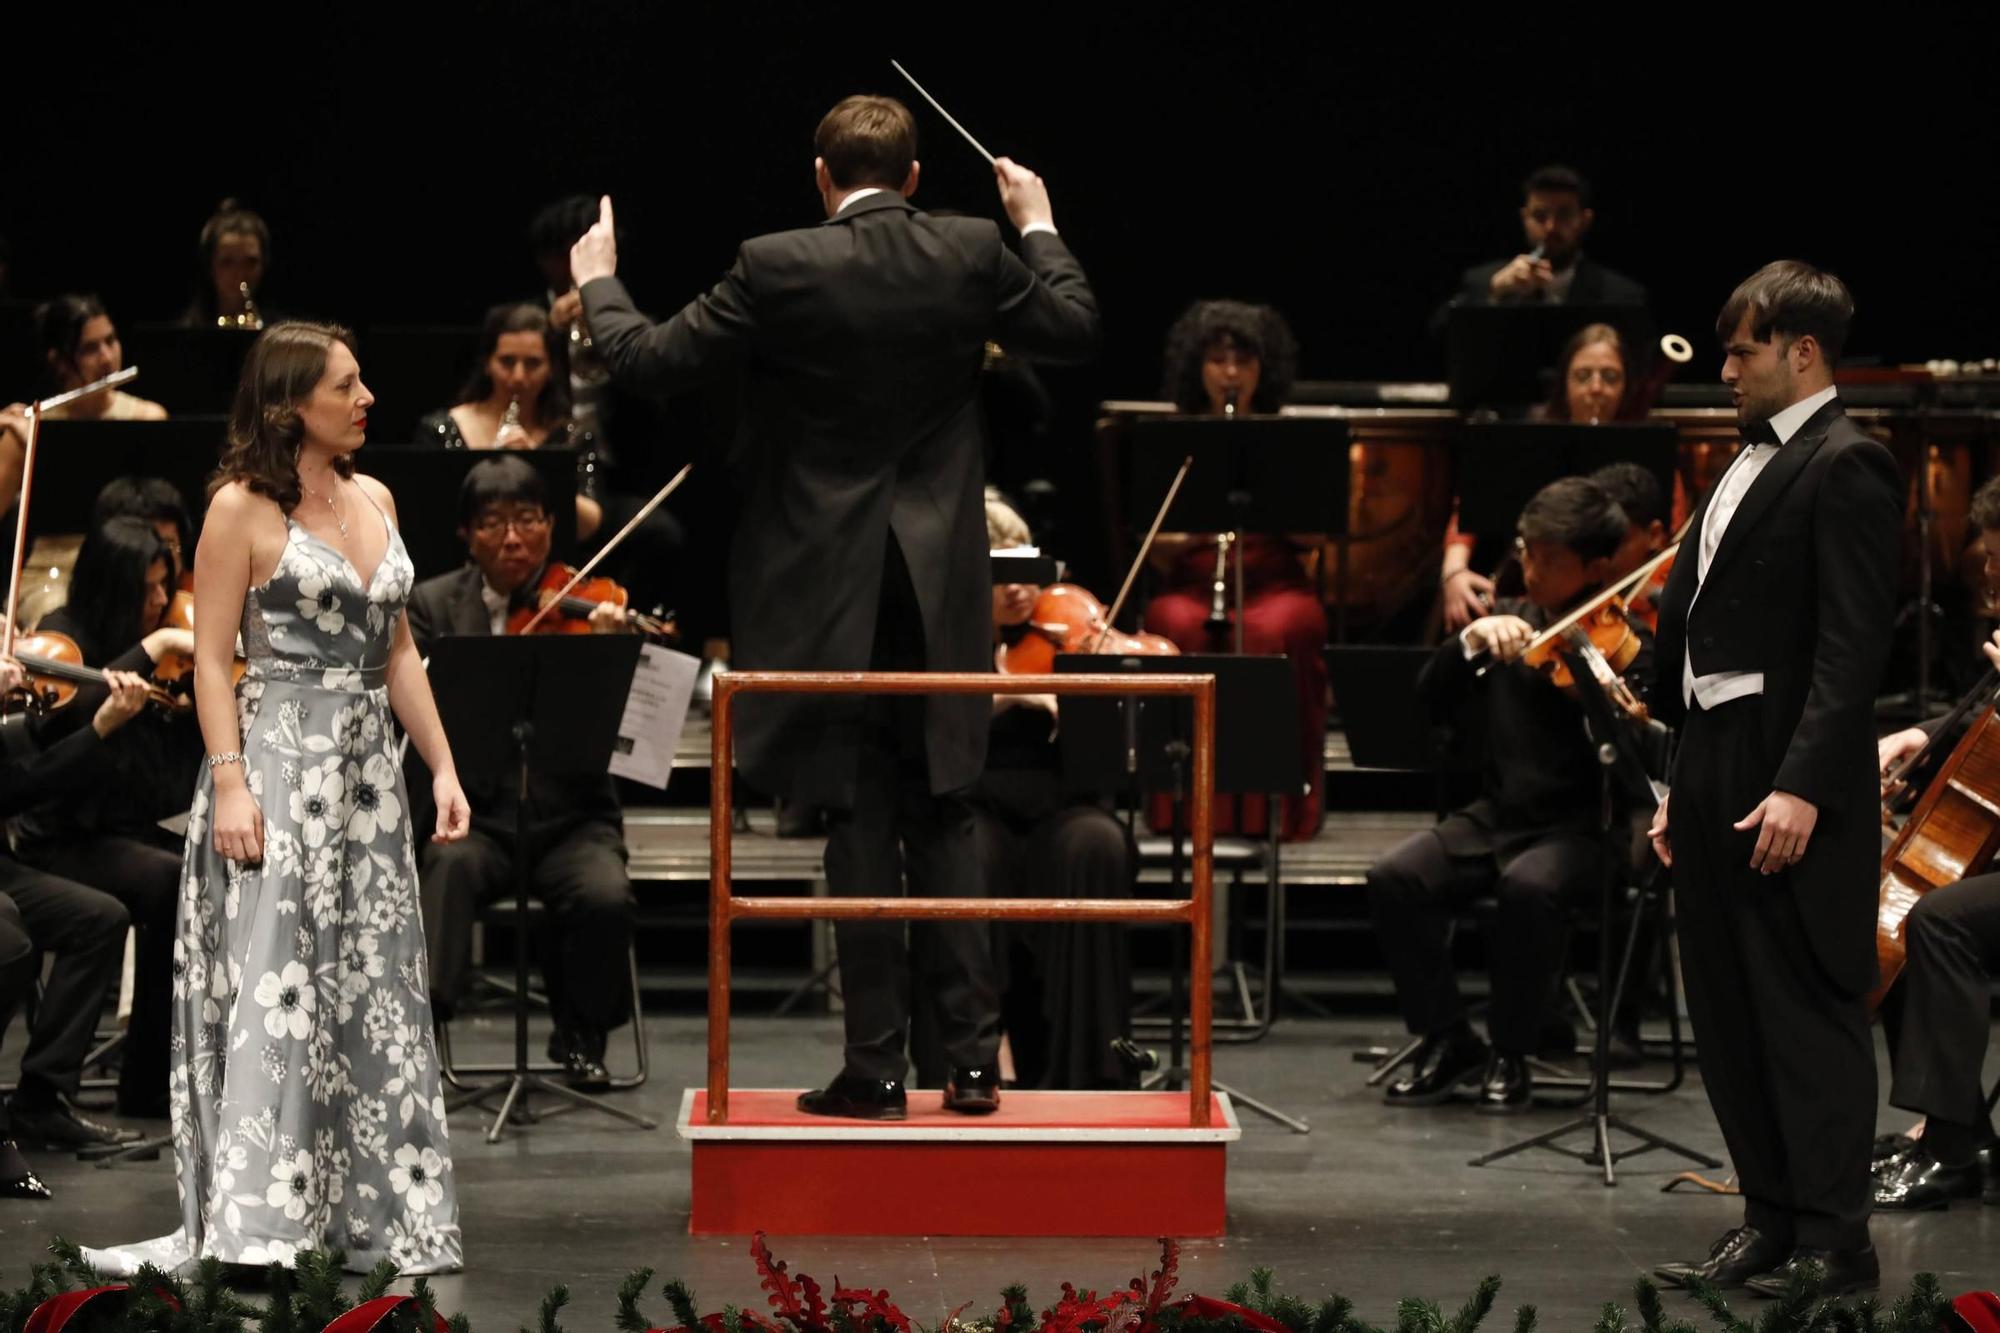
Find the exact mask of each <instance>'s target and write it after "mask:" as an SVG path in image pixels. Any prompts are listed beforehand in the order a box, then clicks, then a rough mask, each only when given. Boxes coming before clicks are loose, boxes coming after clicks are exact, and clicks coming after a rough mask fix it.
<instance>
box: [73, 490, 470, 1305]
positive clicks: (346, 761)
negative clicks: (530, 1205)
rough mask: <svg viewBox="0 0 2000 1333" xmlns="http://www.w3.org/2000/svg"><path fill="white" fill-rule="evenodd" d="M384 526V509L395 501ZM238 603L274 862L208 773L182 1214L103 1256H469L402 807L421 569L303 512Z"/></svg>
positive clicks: (196, 877) (186, 957) (185, 1008)
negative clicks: (227, 810)
mask: <svg viewBox="0 0 2000 1333" xmlns="http://www.w3.org/2000/svg"><path fill="white" fill-rule="evenodd" d="M383 521H384V522H385V523H386V522H387V519H386V517H385V518H384V519H383ZM286 528H287V532H288V534H289V536H288V539H287V541H286V544H285V552H284V555H283V556H282V557H281V558H280V560H279V561H278V568H277V570H276V572H275V573H273V574H272V576H271V579H270V581H269V582H267V583H265V584H263V585H261V586H259V587H255V588H252V589H251V590H250V593H249V596H248V597H247V598H246V599H245V602H244V607H243V645H244V650H245V656H246V658H247V660H248V670H247V671H246V673H245V675H244V678H243V682H242V684H241V685H240V686H239V687H238V689H237V703H238V710H239V716H240V718H241V724H242V735H243V744H242V751H243V755H244V758H245V761H246V769H247V772H248V778H249V784H250V791H251V793H252V794H253V795H254V796H255V797H256V798H257V804H258V807H259V808H260V809H261V810H262V811H263V815H264V860H263V863H262V865H260V866H244V865H241V864H239V863H237V862H234V861H229V860H225V859H224V858H223V857H221V856H220V855H218V854H217V853H216V851H215V848H214V845H213V843H212V842H211V840H210V829H209V818H208V816H209V810H210V806H211V803H212V801H213V798H214V785H213V783H212V782H211V780H210V777H209V775H208V774H207V772H206V771H204V773H203V775H202V778H201V781H200V782H199V784H198V785H197V787H196V789H195V796H194V804H193V808H192V811H191V813H190V816H189V820H188V830H187V848H186V852H185V854H184V858H183V861H182V871H181V873H182V879H181V895H180V909H179V935H178V938H177V939H176V941H175V944H174V1000H175V1006H176V1007H175V1012H174V1038H173V1071H172V1079H171V1092H172V1099H173V1131H174V1148H175V1154H176V1157H177V1183H178V1185H179V1188H180V1202H181V1227H180V1229H179V1230H178V1231H176V1232H174V1233H173V1234H172V1235H170V1236H164V1237H161V1238H159V1239H157V1240H152V1241H144V1242H141V1243H139V1244H137V1245H128V1246H119V1247H116V1248H113V1249H108V1250H96V1251H92V1252H91V1258H92V1259H93V1261H94V1262H96V1263H97V1265H98V1267H99V1268H100V1269H101V1270H103V1271H107V1272H118V1271H131V1270H132V1269H134V1268H136V1266H137V1265H138V1264H139V1263H140V1262H141V1261H145V1260H151V1261H153V1262H155V1263H160V1264H162V1265H163V1266H167V1267H170V1268H171V1267H177V1266H185V1265H187V1264H188V1263H189V1261H190V1260H192V1259H195V1258H198V1257H201V1256H205V1255H214V1256H216V1257H218V1258H221V1259H224V1260H227V1261H230V1262H233V1263H244V1264H263V1263H267V1262H270V1261H272V1260H280V1261H286V1260H289V1259H290V1258H291V1257H292V1256H293V1255H294V1254H296V1253H297V1252H298V1251H300V1250H303V1249H308V1248H323V1249H333V1248H339V1249H343V1250H345V1251H346V1252H347V1263H348V1266H349V1267H350V1268H353V1269H355V1270H357V1271H361V1270H366V1269H368V1268H370V1267H372V1266H373V1265H374V1263H375V1262H376V1261H377V1260H378V1259H381V1258H383V1257H385V1256H386V1257H388V1258H389V1259H391V1260H393V1261H394V1262H395V1263H396V1265H397V1267H399V1268H400V1269H402V1270H403V1271H404V1272H405V1273H438V1272H445V1271H450V1270H453V1269H457V1268H458V1267H460V1264H461V1260H462V1248H461V1243H460V1236H459V1228H458V1201H457V1193H456V1190H455V1189H454V1184H453V1177H452V1173H451V1152H450V1145H449V1143H448V1142H447V1139H446V1135H445V1115H444V1097H443V1094H442V1091H441V1087H440V1083H439V1076H438V1065H437V1052H436V1049H435V1046H434V1044H433V1040H432V1033H431V1004H430V995H429V993H428V987H427V970H426V964H425V954H424V936H423V924H422V918H421V916H420V914H419V911H418V905H417V904H418V899H417V877H416V863H415V860H414V858H413V855H412V847H411V829H410V825H409V819H408V811H409V808H410V807H409V802H408V800H407V797H406V795H405V793H404V790H403V780H402V770H401V768H400V767H399V766H398V764H397V763H396V759H395V754H394V750H393V748H392V744H391V740H392V738H391V734H390V720H389V697H388V689H387V687H386V684H385V681H384V670H385V667H386V665H387V661H388V656H389V644H390V641H391V633H392V631H393V630H394V628H395V624H396V618H397V616H398V615H399V614H400V613H401V612H402V610H403V604H404V602H405V601H406V600H407V599H408V597H409V594H410V588H411V585H412V584H413V582H414V581H415V571H414V570H413V569H412V567H411V565H410V559H409V555H408V553H407V552H406V551H405V550H404V547H403V543H402V539H401V538H400V537H399V536H397V535H396V534H395V532H394V530H393V528H392V529H391V532H390V536H389V547H388V551H387V553H386V554H385V555H384V556H383V558H382V563H381V565H380V567H379V568H378V569H377V570H376V571H375V574H374V578H373V582H372V583H371V584H370V585H368V586H365V587H364V586H363V584H362V580H361V574H360V571H358V570H357V569H355V567H354V566H353V565H352V564H351V563H350V562H349V561H348V560H347V558H346V557H345V556H343V555H342V554H341V553H340V552H339V551H338V550H336V549H334V548H333V547H332V546H330V545H328V544H327V543H326V542H324V541H322V540H321V539H320V538H318V537H315V536H314V535H312V534H311V533H309V532H307V531H306V530H305V529H304V528H302V527H300V526H299V525H298V524H297V523H295V522H292V521H291V520H290V519H287V520H286Z"/></svg>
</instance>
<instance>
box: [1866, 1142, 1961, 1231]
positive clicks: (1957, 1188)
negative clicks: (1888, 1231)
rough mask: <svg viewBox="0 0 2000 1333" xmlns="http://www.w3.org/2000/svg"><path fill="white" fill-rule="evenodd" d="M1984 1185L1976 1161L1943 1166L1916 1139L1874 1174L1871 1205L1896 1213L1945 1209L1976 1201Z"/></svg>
mask: <svg viewBox="0 0 2000 1333" xmlns="http://www.w3.org/2000/svg"><path fill="white" fill-rule="evenodd" d="M1985 1184H1986V1169H1985V1168H1984V1167H1983V1166H1981V1165H1980V1163H1979V1160H1978V1159H1977V1158H1974V1159H1973V1160H1972V1161H1970V1162H1967V1163H1965V1165H1963V1166H1946V1165H1944V1164H1943V1163H1942V1162H1940V1161H1938V1159H1937V1158H1935V1157H1933V1156H1932V1155H1931V1152H1930V1150H1929V1149H1928V1148H1926V1147H1924V1145H1923V1141H1922V1140H1921V1139H1920V1140H1918V1141H1917V1142H1915V1143H1913V1144H1911V1145H1910V1146H1909V1147H1908V1148H1907V1149H1905V1150H1904V1152H1903V1154H1902V1155H1901V1156H1900V1157H1897V1158H1896V1159H1894V1160H1893V1161H1891V1162H1890V1163H1889V1164H1888V1165H1887V1166H1886V1167H1884V1168H1883V1169H1882V1170H1881V1171H1879V1172H1878V1173H1876V1176H1875V1206H1876V1207H1877V1208H1880V1209H1883V1210H1885V1211H1887V1212H1896V1213H1921V1212H1926V1211H1928V1210H1930V1209H1933V1208H1949V1207H1951V1205H1952V1203H1953V1202H1954V1201H1956V1200H1960V1199H1976V1198H1978V1197H1979V1195H1980V1191H1981V1189H1982V1188H1983V1187H1984V1186H1985Z"/></svg>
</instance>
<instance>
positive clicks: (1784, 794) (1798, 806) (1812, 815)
mask: <svg viewBox="0 0 2000 1333" xmlns="http://www.w3.org/2000/svg"><path fill="white" fill-rule="evenodd" d="M1818 822H1819V807H1818V806H1816V805H1814V804H1813V803H1812V802H1811V801H1808V800H1806V799H1805V798H1804V797H1802V796H1794V795H1792V794H1791V793H1790V792H1788V791H1774V792H1772V793H1771V794H1770V795H1769V796H1766V797H1765V798H1764V799H1763V800H1761V801H1759V802H1757V808H1756V809H1755V810H1752V811H1751V812H1750V813H1749V814H1747V815H1745V816H1743V818H1742V819H1741V820H1739V821H1737V823H1736V824H1734V825H1733V826H1732V827H1734V828H1735V829H1736V831H1737V832H1738V833H1748V832H1749V831H1750V830H1751V829H1753V828H1754V829H1759V830H1760V832H1759V833H1758V834H1757V845H1756V846H1755V847H1753V848H1751V849H1750V868H1751V869H1752V870H1755V871H1759V872H1761V873H1763V874H1766V875H1775V874H1777V873H1778V872H1779V871H1780V870H1785V869H1787V868H1789V867H1791V866H1795V865H1797V864H1798V863H1799V862H1800V861H1801V860H1803V859H1804V858H1805V854H1806V843H1807V841H1808V840H1810V839H1811V837H1812V831H1813V825H1815V824H1817V823H1818Z"/></svg>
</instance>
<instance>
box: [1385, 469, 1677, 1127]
mask: <svg viewBox="0 0 2000 1333" xmlns="http://www.w3.org/2000/svg"><path fill="white" fill-rule="evenodd" d="M1629 527H1630V524H1629V522H1628V521H1627V519H1626V516H1625V514H1624V513H1623V512H1622V511H1621V510H1620V509H1619V507H1618V505H1617V503H1616V502H1615V501H1614V500H1613V499H1612V498H1611V496H1610V495H1609V494H1608V493H1607V492H1606V491H1605V489H1604V488H1603V487H1602V486H1599V485H1598V484H1597V483H1596V482H1594V481H1592V480H1590V479H1588V478H1584V477H1565V478H1563V479H1561V480H1559V481H1555V482H1551V483H1550V484H1549V485H1547V486H1545V487H1543V488H1542V489H1541V490H1540V491H1538V492H1537V493H1536V494H1535V496H1534V497H1533V498H1532V499H1531V500H1529V502H1528V504H1527V506H1526V507H1525V508H1523V509H1522V511H1521V516H1520V519H1519V521H1518V524H1517V532H1518V534H1519V538H1518V541H1519V553H1520V558H1521V573H1522V579H1523V582H1524V584H1525V585H1526V595H1525V596H1524V597H1522V598H1520V599H1505V600H1502V601H1501V602H1500V603H1499V605H1498V606H1496V607H1495V608H1494V610H1493V612H1492V613H1491V614H1490V615H1486V616H1482V617H1480V618H1479V619H1477V620H1475V621H1473V622H1472V623H1471V624H1470V625H1468V626H1466V627H1465V629H1464V630H1462V631H1461V632H1460V633H1459V634H1458V635H1457V636H1455V637H1453V638H1450V639H1447V640H1446V641H1445V642H1444V643H1443V644H1442V645H1441V646H1440V647H1439V648H1438V650H1437V654H1436V655H1435V656H1434V657H1433V658H1432V659H1431V661H1430V663H1429V664H1428V665H1427V666H1426V667H1425V668H1424V672H1423V675H1422V676H1421V677H1420V678H1419V690H1420V691H1421V693H1422V695H1423V697H1424V698H1425V700H1426V702H1427V703H1428V704H1429V705H1430V707H1431V710H1432V712H1433V714H1434V715H1435V716H1437V717H1438V718H1439V719H1440V721H1443V722H1447V723H1448V724H1450V725H1452V726H1453V728H1454V729H1455V730H1457V729H1463V728H1466V727H1468V726H1471V725H1473V724H1476V723H1477V722H1479V721H1482V720H1483V723H1484V751H1483V756H1482V766H1481V773H1482V776H1481V782H1480V795H1479V798H1478V799H1477V800H1475V801H1474V802H1473V803H1472V804H1471V805H1468V806H1466V807H1465V808H1464V809H1462V810H1459V811H1456V812H1454V813H1453V814H1451V815H1448V816H1446V817H1445V819H1444V820H1443V821H1442V822H1441V823H1439V824H1438V826H1437V827H1436V828H1434V829H1429V830H1426V831H1425V832H1422V833H1417V834H1414V835H1412V836H1411V837H1410V838H1408V839H1407V840H1405V841H1404V842H1403V843H1401V844H1400V845H1399V846H1397V847H1396V848H1394V849H1393V850H1392V851H1390V852H1389V853H1388V854H1387V855H1386V856H1384V857H1383V858H1382V859H1381V860H1380V861H1378V862H1376V863H1375V865H1374V866H1373V867H1372V868H1370V870H1369V872H1368V896H1369V901H1370V903H1371V904H1372V906H1373V909H1374V914H1375V932H1376V938H1377V939H1378V940H1379V941H1380V942H1381V945H1382V952H1383V955H1384V957H1385V958H1386V960H1387V962H1388V965H1389V973H1390V976H1391V978H1392V979H1393V980H1394V982H1395V985H1396V999H1397V1002H1398V1004H1399V1005H1400V1006H1401V1008H1402V1012H1403V1021H1404V1023H1405V1024H1406V1025H1407V1026H1408V1028H1409V1031H1410V1033H1411V1035H1412V1036H1416V1037H1421V1038H1422V1039H1423V1040H1422V1044H1421V1045H1419V1046H1418V1048H1417V1050H1416V1053H1415V1055H1414V1056H1413V1058H1412V1060H1411V1063H1410V1067H1409V1070H1408V1072H1407V1073H1405V1074H1404V1075H1403V1076H1402V1077H1400V1078H1398V1079H1397V1080H1396V1081H1395V1082H1394V1083H1392V1084H1390V1085H1389V1088H1388V1089H1387V1092H1386V1094H1385V1096H1384V1100H1385V1101H1386V1102H1387V1103H1388V1104H1389V1105H1391V1106H1434V1105H1438V1104H1441V1103H1444V1102H1448V1101H1451V1100H1453V1099H1454V1098H1455V1097H1457V1096H1458V1095H1459V1094H1460V1092H1461V1091H1464V1092H1465V1093H1467V1094H1468V1095H1470V1096H1472V1097H1473V1098H1474V1099H1475V1100H1476V1102H1477V1104H1478V1106H1479V1109H1480V1110H1482V1111H1489V1112H1512V1111H1519V1110H1523V1109H1525V1108H1526V1107H1527V1106H1528V1105H1529V1103H1530V1100H1531V1098H1532V1095H1533V1090H1534V1089H1533V1079H1532V1077H1531V1075H1530V1073H1529V1070H1528V1060H1529V1058H1530V1057H1531V1056H1533V1055H1535V1054H1536V1051H1537V1047H1538V1045H1539V1043H1540V1037H1541V1031H1542V1024H1543V1018H1544V1014H1545V1012H1546V1010H1547V1008H1548V1002H1549V1000H1550V998H1551V996H1552V994H1553V992H1554V990H1555V986H1556V982H1557V978H1558V972H1559V968H1560V966H1561V962H1562V959H1561V957H1560V952H1561V944H1562V938H1563V916H1564V907H1565V904H1566V903H1567V902H1569V901H1572V900H1574V899H1575V898H1577V897H1579V896H1587V895H1589V894H1590V893H1591V892H1592V891H1594V890H1595V889H1596V888H1597V887H1598V886H1599V885H1600V884H1601V883H1602V880H1603V877H1604V876H1605V875H1606V874H1608V873H1610V871H1611V870H1612V869H1613V868H1614V865H1615V864H1616V862H1615V861H1614V857H1615V856H1616V855H1617V853H1616V852H1615V850H1614V848H1613V847H1612V846H1610V845H1609V844H1607V842H1606V839H1605V837H1604V835H1603V832H1602V829H1601V822H1600V821H1601V819H1602V810H1601V805H1602V776H1601V775H1602V769H1601V766H1600V764H1599V762H1598V757H1597V745H1596V743H1595V742H1593V741H1592V740H1591V739H1590V737H1589V734H1588V732H1587V731H1586V729H1585V724H1584V712H1583V708H1582V705H1581V704H1579V703H1578V702H1577V701H1576V700H1575V699H1574V698H1573V697H1571V696H1570V695H1569V694H1567V693H1565V692H1564V691H1563V690H1561V689H1559V688H1557V686H1556V685H1555V684H1554V683H1553V682H1552V681H1551V680H1549V679H1548V678H1547V677H1546V676H1544V675H1543V674H1542V673H1541V672H1539V671H1536V670H1533V669H1531V668H1529V667H1527V666H1525V665H1520V664H1517V663H1516V662H1515V659H1516V658H1517V657H1519V656H1520V654H1521V652H1522V650H1523V649H1524V648H1526V647H1527V645H1528V643H1529V641H1530V640H1531V639H1532V638H1533V637H1534V636H1535V635H1536V634H1537V633H1539V632H1540V631H1541V630H1543V629H1546V628H1547V627H1548V626H1549V625H1550V624H1551V623H1552V622H1554V621H1555V620H1557V619H1559V618H1560V617H1561V616H1562V615H1563V613H1564V612H1566V611H1568V610H1569V609H1570V608H1572V607H1575V606H1577V605H1579V604H1581V603H1582V602H1583V601H1584V600H1585V599H1587V598H1588V597H1590V596H1591V595H1592V594H1593V593H1596V592H1597V591H1599V590H1600V589H1602V588H1603V587H1604V586H1605V585H1606V583H1607V581H1608V579H1609V578H1610V571H1611V561H1612V559H1613V557H1614V555H1615V554H1616V552H1617V551H1618V549H1619V547H1620V546H1621V545H1622V544H1623V543H1624V541H1625V539H1626V534H1627V531H1628V529H1629ZM1633 632H1634V633H1635V634H1637V635H1638V636H1639V638H1640V646H1639V653H1638V657H1637V658H1636V659H1635V661H1634V662H1633V664H1632V666H1631V667H1630V668H1628V670H1627V672H1626V678H1627V680H1628V682H1629V683H1630V684H1632V685H1633V686H1634V687H1635V688H1634V692H1635V694H1638V695H1640V696H1641V697H1643V695H1644V692H1645V691H1644V684H1645V681H1646V679H1647V674H1648V671H1649V670H1650V667H1651V652H1652V648H1651V636H1650V635H1649V634H1648V633H1646V631H1645V630H1644V629H1643V627H1637V626H1635V627H1634V631H1633ZM1489 660H1490V662H1491V665H1490V666H1489V667H1488V669H1487V670H1486V671H1485V673H1484V674H1483V675H1482V674H1480V669H1481V666H1482V665H1484V664H1486V663H1488V662H1489ZM1487 893H1493V894H1495V895H1497V897H1498V899H1499V905H1498V909H1497V911H1496V914H1495V917H1494V932H1493V938H1492V939H1491V940H1490V941H1489V947H1488V949H1487V954H1488V957H1489V959H1490V960H1491V961H1490V969H1491V972H1492V982H1493V985H1492V1005H1491V1008H1490V1010H1489V1011H1488V1014H1487V1023H1486V1028H1487V1036H1488V1039H1489V1040H1488V1041H1482V1040H1480V1038H1479V1037H1478V1035H1477V1034H1476V1033H1475V1032H1474V1031H1473V1029H1472V1024H1471V1022H1470V1020H1469V1017H1468V1011H1467V1007H1466V1004H1465V1001H1464V999H1463V998H1462V997H1461V995H1460V993H1459V988H1458V981H1457V978H1456V976H1455V975H1454V972H1453V968H1452V961H1451V924H1452V919H1453V917H1454V915H1455V914H1456V913H1457V912H1459V911H1462V910H1463V909H1464V907H1465V905H1466V903H1467V902H1469V901H1470V900H1472V899H1474V898H1476V897H1479V896H1481V895H1484V894H1487Z"/></svg>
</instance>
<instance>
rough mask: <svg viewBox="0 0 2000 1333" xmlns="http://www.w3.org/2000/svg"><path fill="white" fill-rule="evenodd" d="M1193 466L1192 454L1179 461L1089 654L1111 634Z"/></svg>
mask: <svg viewBox="0 0 2000 1333" xmlns="http://www.w3.org/2000/svg"><path fill="white" fill-rule="evenodd" d="M1193 466H1194V455H1193V454H1189V455H1188V456H1187V457H1186V458H1183V459H1182V460H1181V470H1180V471H1179V472H1176V473H1174V480H1173V484H1172V485H1170V486H1168V487H1167V498H1166V499H1164V500H1162V501H1160V512H1159V513H1157V514H1154V515H1153V526H1152V527H1150V528H1148V529H1146V540H1145V541H1143V542H1140V543H1139V554H1137V555H1135V556H1133V557H1132V567H1131V568H1130V569H1128V570H1126V571H1125V582H1124V583H1123V584H1121V585H1119V588H1118V596H1117V597H1115V598H1113V599H1112V602H1111V609H1110V610H1109V611H1106V612H1105V613H1104V627H1103V628H1102V629H1100V630H1098V631H1097V641H1096V642H1095V643H1093V644H1091V645H1090V651H1091V652H1093V653H1094V652H1097V651H1098V650H1099V649H1101V648H1103V647H1104V638H1105V636H1106V635H1108V634H1110V633H1111V626H1112V625H1113V624H1115V623H1116V622H1117V620H1118V613H1119V612H1120V611H1122V610H1124V609H1125V598H1126V596H1127V595H1128V594H1130V593H1131V591H1132V581H1133V580H1134V579H1136V578H1138V577H1139V569H1140V567H1141V566H1143V565H1144V564H1145V563H1146V553H1147V552H1148V551H1151V550H1152V549H1153V539H1154V538H1155V537H1157V536H1159V535H1160V525H1161V524H1162V523H1164V522H1166V521H1167V511H1168V510H1169V509H1172V508H1173V507H1174V497H1175V496H1176V495H1179V494H1180V493H1181V483H1182V482H1183V481H1186V480H1187V474H1188V469H1189V468H1191V467H1193Z"/></svg>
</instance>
